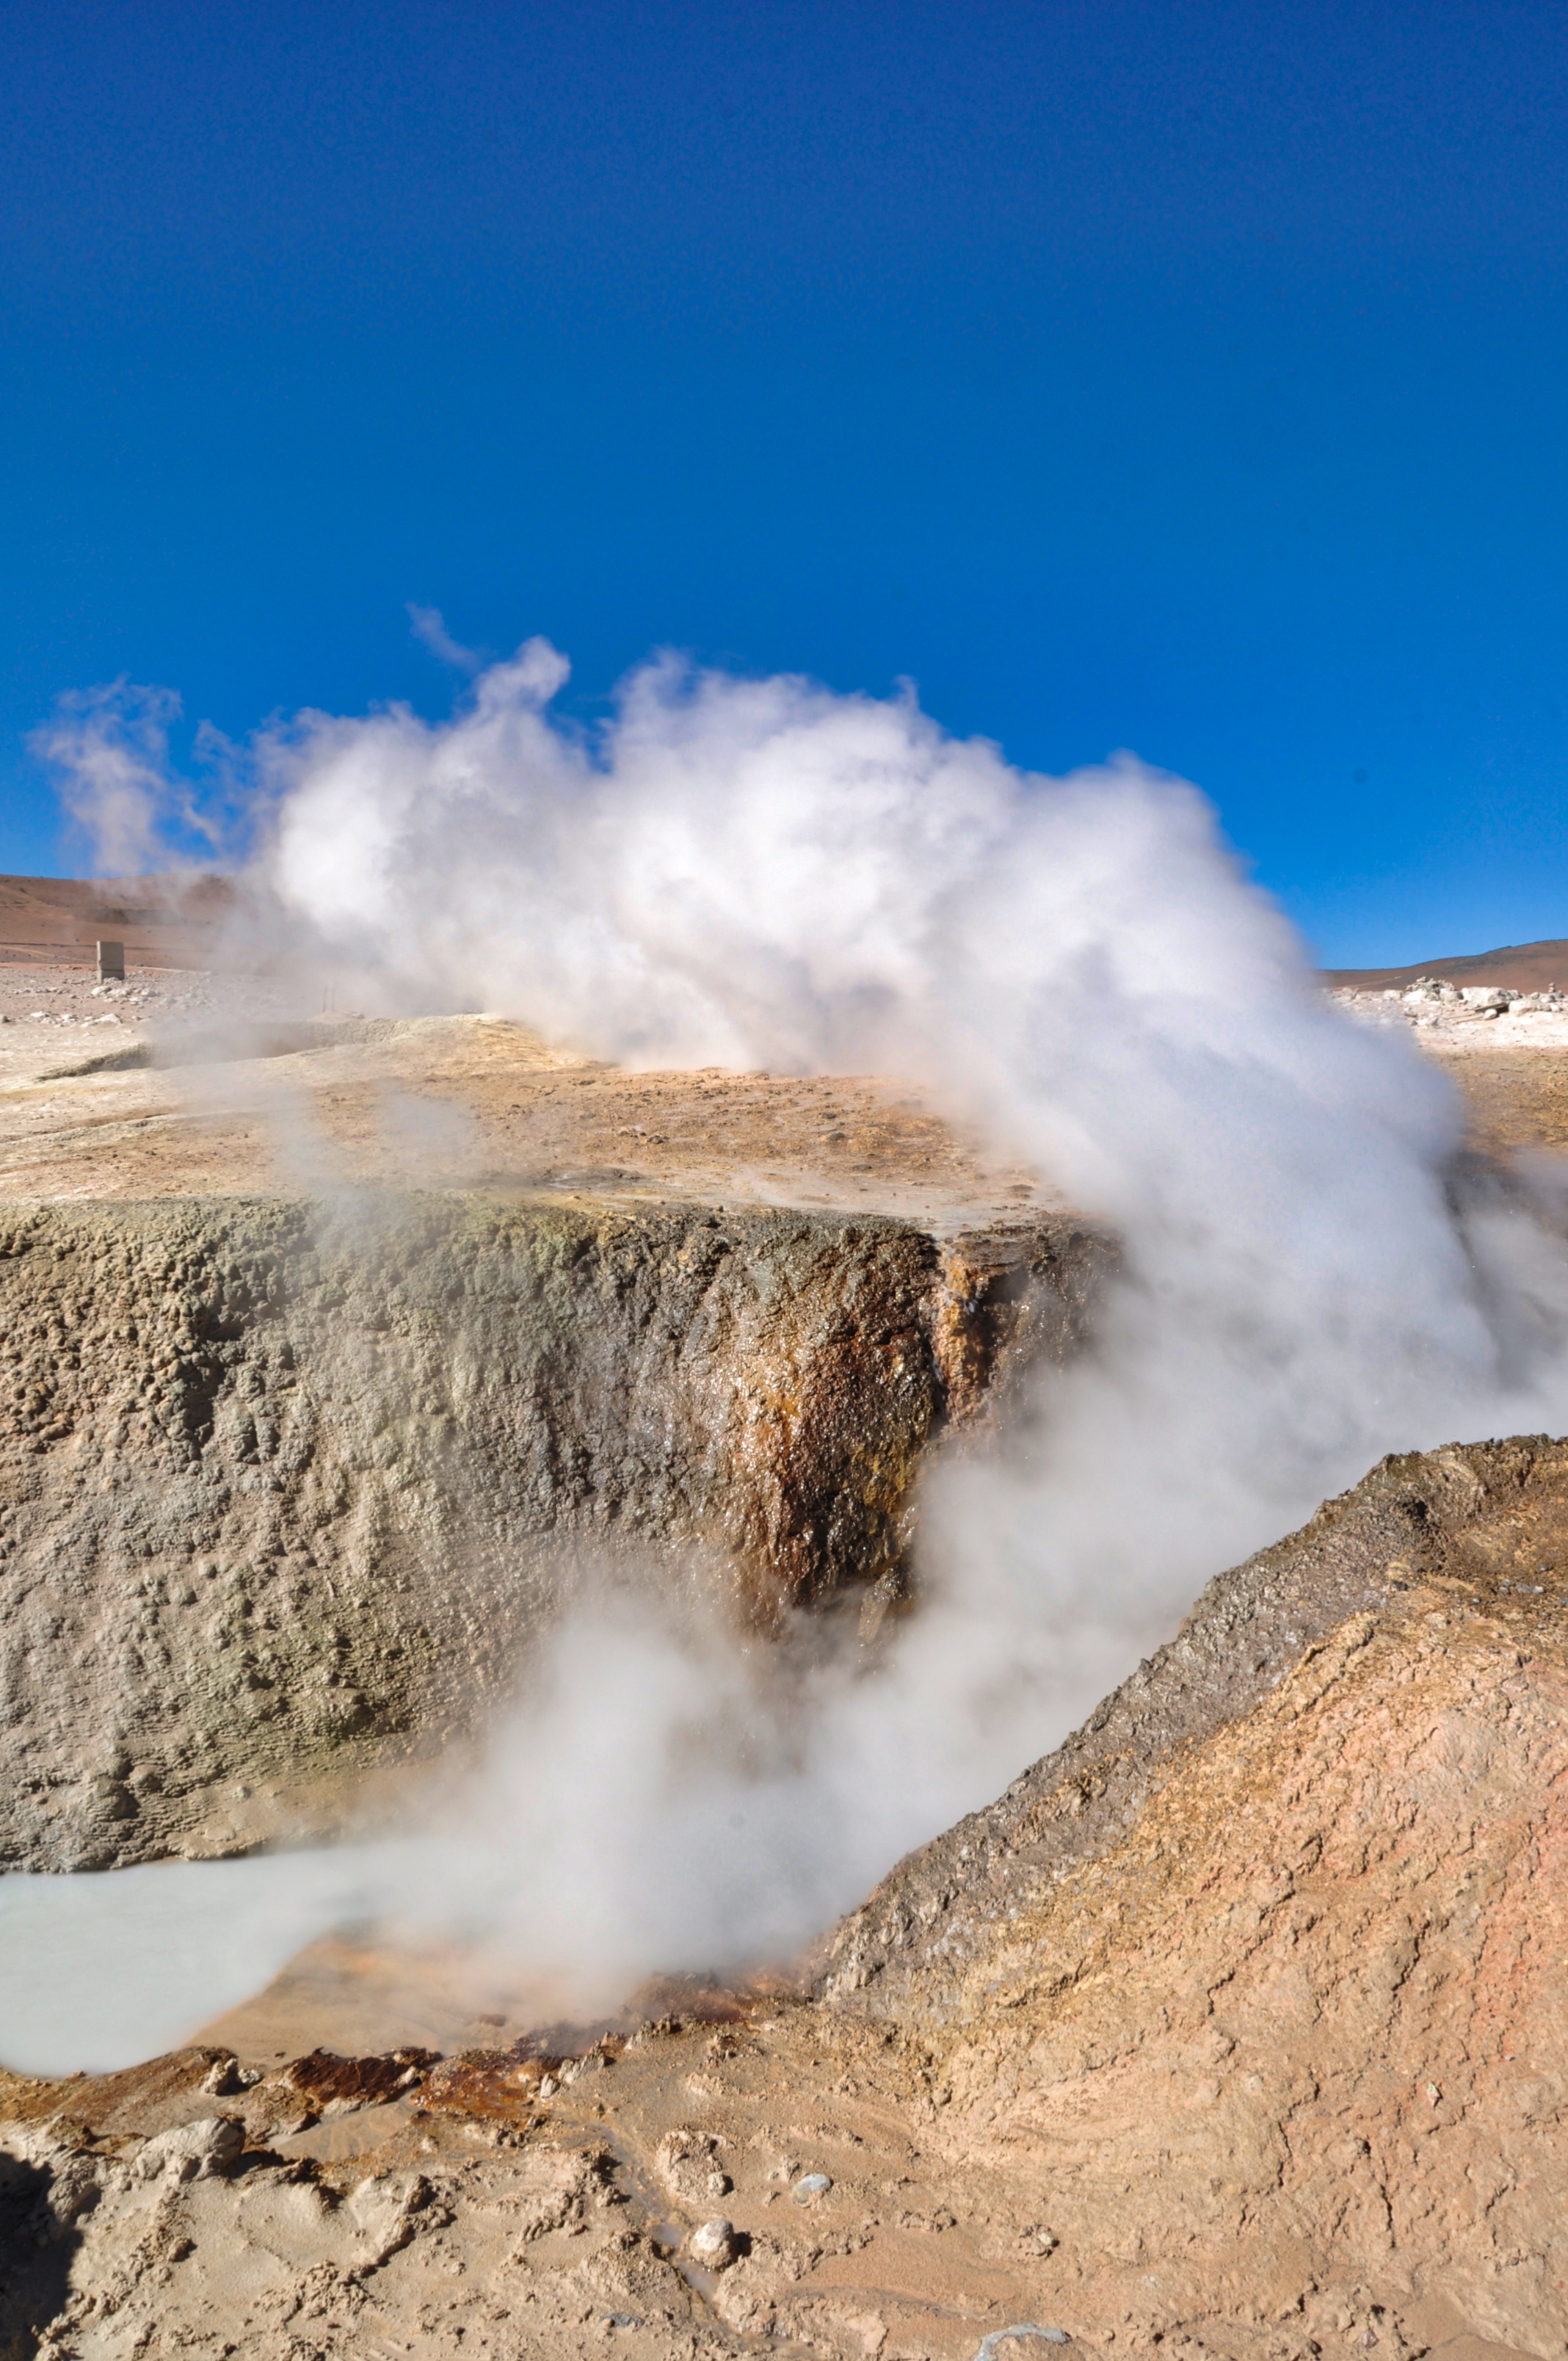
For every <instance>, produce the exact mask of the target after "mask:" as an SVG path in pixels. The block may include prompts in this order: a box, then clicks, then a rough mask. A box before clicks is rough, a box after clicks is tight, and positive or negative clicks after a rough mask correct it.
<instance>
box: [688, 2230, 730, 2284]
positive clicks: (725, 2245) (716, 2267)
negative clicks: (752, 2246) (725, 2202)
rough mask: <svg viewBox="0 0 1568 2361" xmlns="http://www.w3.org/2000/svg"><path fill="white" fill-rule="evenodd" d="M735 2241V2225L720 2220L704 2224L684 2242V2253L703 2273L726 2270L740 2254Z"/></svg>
mask: <svg viewBox="0 0 1568 2361" xmlns="http://www.w3.org/2000/svg"><path fill="white" fill-rule="evenodd" d="M686 2252H687V2254H688V2255H689V2256H690V2257H691V2258H692V2260H693V2262H694V2263H698V2264H700V2265H701V2267H702V2268H703V2269H704V2270H705V2271H723V2270H728V2269H729V2266H730V2264H731V2263H732V2262H733V2261H734V2260H735V2257H736V2256H737V2255H738V2254H739V2253H740V2247H739V2246H738V2245H737V2244H736V2239H735V2224H734V2223H733V2222H726V2221H723V2220H722V2219H720V2220H718V2221H714V2222H705V2223H704V2224H703V2225H702V2227H701V2229H700V2230H694V2231H693V2232H692V2234H691V2236H690V2237H689V2238H688V2239H687V2240H686Z"/></svg>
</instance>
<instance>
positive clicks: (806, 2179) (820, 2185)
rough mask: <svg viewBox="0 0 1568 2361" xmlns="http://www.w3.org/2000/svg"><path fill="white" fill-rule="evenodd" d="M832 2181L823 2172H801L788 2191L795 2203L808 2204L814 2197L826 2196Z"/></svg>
mask: <svg viewBox="0 0 1568 2361" xmlns="http://www.w3.org/2000/svg"><path fill="white" fill-rule="evenodd" d="M832 2186H833V2183H832V2181H831V2180H830V2179H829V2178H828V2174H827V2173H825V2172H806V2173H803V2174H802V2175H801V2177H800V2179H799V2180H797V2181H796V2182H795V2187H794V2188H793V2189H792V2190H791V2191H790V2192H789V2193H790V2195H791V2196H792V2197H793V2198H794V2200H795V2203H796V2204H797V2205H809V2204H810V2202H811V2201H812V2199H813V2198H814V2197H826V2196H827V2194H828V2191H829V2190H830V2189H831V2188H832Z"/></svg>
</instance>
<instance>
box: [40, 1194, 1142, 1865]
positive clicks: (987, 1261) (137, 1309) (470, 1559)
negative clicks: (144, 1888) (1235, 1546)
mask: <svg viewBox="0 0 1568 2361" xmlns="http://www.w3.org/2000/svg"><path fill="white" fill-rule="evenodd" d="M1105 1251H1106V1250H1105V1247H1104V1245H1103V1242H1102V1241H1101V1240H1099V1239H1097V1238H1096V1237H1095V1236H1094V1235H1093V1234H1092V1233H1091V1232H1090V1231H1089V1230H1087V1229H1086V1228H1085V1227H1084V1226H1083V1225H1082V1224H1076V1223H1074V1222H1072V1221H1070V1220H1067V1219H1055V1220H1053V1219H1048V1218H1047V1219H1045V1220H1036V1221H1034V1222H1031V1223H1028V1224H1025V1223H1017V1224H1011V1225H1008V1226H1006V1227H1005V1228H1003V1229H999V1230H997V1231H995V1232H993V1233H992V1234H990V1235H986V1236H983V1237H979V1238H970V1239H959V1240H957V1241H955V1242H952V1243H950V1244H947V1245H944V1244H941V1243H939V1242H938V1239H937V1238H936V1237H935V1236H934V1235H931V1234H930V1233H928V1232H927V1231H924V1230H921V1229H919V1228H917V1227H916V1226H914V1225H912V1224H906V1223H900V1222H896V1221H890V1220H883V1219H877V1218H874V1217H866V1218H844V1217H841V1216H830V1215H821V1216H812V1215H807V1214H802V1213H774V1212H767V1211H758V1210H750V1211H732V1212H729V1213H724V1214H720V1213H717V1212H715V1211H712V1210H708V1209H705V1208H703V1207H700V1206H696V1207H694V1206H690V1205H685V1206H674V1207H665V1208H650V1207H632V1208H630V1209H626V1208H622V1209H619V1210H618V1209H616V1208H614V1207H612V1206H607V1205H605V1204H603V1203H598V1204H589V1205H578V1206H573V1205H571V1204H569V1203H561V1202H549V1201H541V1200H531V1199H528V1198H525V1197H520V1196H517V1195H512V1196H510V1197H505V1196H503V1197H497V1198H487V1197H484V1196H481V1195H468V1196H459V1195H450V1196H443V1195H427V1196H423V1197H407V1196H400V1197H395V1198H393V1197H387V1196H376V1195H372V1194H369V1193H366V1192H360V1193H357V1194H354V1195H347V1194H345V1195H344V1196H342V1197H341V1198H339V1199H338V1200H337V1201H335V1202H334V1204H331V1205H328V1206H325V1207H323V1206H321V1205H319V1204H316V1205H313V1204H309V1203H305V1202H296V1201H280V1200H249V1201H247V1200H237V1199H234V1198H226V1199H213V1200H209V1201H206V1202H203V1201H199V1200H188V1199H187V1200H179V1201H162V1202H154V1203H148V1204H140V1205H137V1204H128V1205H127V1204H103V1203H98V1204H81V1205H75V1206H73V1205H71V1204H69V1203H66V1204H61V1203H55V1204H52V1205H49V1206H35V1207H31V1208H16V1209H12V1210H11V1211H9V1212H8V1213H7V1214H6V1216H5V1221H4V1224H3V1225H0V1310H3V1314H4V1319H3V1327H0V1361H3V1364H4V1375H5V1389H4V1406H3V1411H0V1470H3V1482H4V1506H3V1508H0V1859H3V1860H5V1861H8V1862H10V1863H12V1864H14V1865H28V1866H34V1867H61V1868H64V1867H78V1868H81V1867H89V1866H92V1867H98V1866H105V1865H108V1864H111V1863H114V1862H116V1861H127V1860H135V1859H143V1858H148V1857H151V1856H154V1855H157V1854H160V1853H164V1852H168V1851H170V1850H184V1851H193V1852H210V1851H222V1850H234V1849H236V1848H237V1847H241V1846H244V1845H246V1844H247V1843H250V1842H254V1841H256V1840H257V1839H258V1838H259V1837H261V1836H263V1835H265V1834H269V1833H271V1832H272V1831H274V1830H275V1829H277V1828H280V1827H284V1826H289V1825H295V1826H300V1825H308V1824H310V1823H311V1821H312V1819H313V1817H314V1819H315V1822H316V1824H318V1825H319V1824H320V1822H321V1818H322V1814H323V1810H324V1811H325V1812H326V1814H327V1816H328V1817H330V1812H331V1808H332V1803H331V1799H332V1797H333V1796H334V1795H336V1794H337V1793H338V1792H339V1791H340V1789H341V1786H342V1783H343V1782H344V1780H345V1778H347V1777H349V1776H350V1775H351V1774H355V1773H362V1772H364V1771H365V1770H366V1769H367V1768H368V1767H369V1766H370V1765H372V1764H374V1763H379V1762H384V1761H386V1760H387V1759H388V1758H389V1756H394V1755H396V1754H397V1753H398V1752H400V1751H406V1750H408V1749H409V1748H411V1747H413V1746H426V1747H429V1746H433V1745H436V1744H439V1743H441V1742H442V1741H444V1740H450V1739H452V1738H455V1737H456V1736H458V1735H460V1734H461V1733H462V1732H464V1731H466V1730H470V1729H472V1728H473V1727H474V1726H475V1725H476V1723H477V1720H479V1719H482V1717H483V1715H484V1713H485V1712H486V1710H487V1708H488V1707H489V1706H491V1705H493V1704H494V1703H495V1702H496V1701H498V1700H499V1698H500V1697H503V1696H504V1695H505V1693H506V1692H507V1690H508V1688H509V1687H510V1685H511V1683H512V1682H513V1680H514V1678H515V1676H516V1675H517V1671H518V1668H519V1665H520V1663H521V1659H522V1657H523V1654H524V1653H525V1652H526V1649H527V1646H528V1643H529V1641H530V1638H531V1636H532V1634H533V1633H534V1632H535V1631H536V1630H537V1629H538V1627H539V1625H540V1623H541V1620H542V1619H544V1618H546V1617H548V1616H549V1615H550V1613H551V1612H552V1611H553V1609H554V1607H555V1606H556V1605H557V1603H558V1602H559V1600H560V1598H561V1596H562V1594H563V1591H564V1589H565V1587H568V1586H569V1585H570V1584H571V1583H572V1582H573V1581H575V1580H576V1579H577V1578H578V1577H579V1576H580V1575H581V1573H582V1571H583V1569H584V1568H585V1567H587V1566H597V1565H610V1566H612V1567H614V1568H615V1569H616V1570H617V1571H618V1573H619V1575H620V1577H621V1578H623V1579H628V1580H642V1581H657V1582H660V1583H664V1584H689V1583H693V1582H696V1581H702V1582H706V1583H707V1584H709V1585H712V1586H715V1587H718V1589H719V1590H721V1591H723V1592H724V1593H726V1594H727V1595H728V1597H729V1600H730V1602H731V1605H732V1608H733V1610H734V1611H735V1612H738V1613H740V1614H743V1615H745V1616H748V1617H750V1618H751V1619H753V1620H756V1621H759V1622H762V1623H763V1624H766V1623H768V1622H769V1621H770V1620H773V1619H774V1618H776V1617H777V1616H778V1615H779V1614H780V1612H781V1611H783V1610H784V1609H785V1608H787V1607H792V1606H811V1605H815V1604H817V1603H820V1602H821V1601H823V1600H824V1599H826V1598H829V1597H831V1596H833V1595H835V1594H838V1593H839V1592H841V1591H842V1590H843V1589H844V1588H845V1587H847V1586H854V1585H861V1586H870V1585H881V1586H882V1587H883V1591H884V1592H887V1591H893V1590H896V1589H897V1587H899V1586H900V1584H901V1583H902V1581H903V1579H904V1568H905V1561H906V1558H907V1554H908V1548H909V1541H910V1532H911V1519H912V1515H913V1496H914V1487H915V1481H916V1475H917V1472H918V1468H919V1466H920V1464H921V1459H922V1455H923V1454H924V1453H925V1452H926V1451H927V1448H928V1447H929V1445H930V1444H931V1442H932V1440H933V1438H934V1437H935V1436H936V1435H938V1433H940V1432H941V1431H942V1430H943V1429H944V1427H945V1426H947V1425H948V1424H955V1423H956V1424H963V1423H972V1422H974V1420H975V1418H976V1417H977V1415H978V1414H979V1412H980V1411H981V1408H982V1406H983V1403H984V1401H985V1400H986V1398H987V1395H988V1393H989V1392H990V1391H991V1390H992V1388H993V1387H994V1386H996V1385H997V1384H1001V1385H1002V1386H1003V1388H1005V1386H1006V1385H1007V1384H1009V1383H1010V1382H1012V1373H1013V1372H1014V1371H1015V1370H1016V1369H1018V1368H1019V1367H1022V1366H1023V1364H1024V1363H1025V1361H1027V1360H1028V1359H1030V1358H1031V1357H1033V1356H1038V1355H1040V1354H1051V1353H1055V1354H1058V1355H1060V1354H1063V1353H1066V1352H1068V1351H1069V1350H1070V1349H1071V1348H1072V1345H1073V1343H1074V1340H1075V1339H1076V1337H1077V1335H1078V1334H1079V1333H1080V1327H1081V1323H1082V1321H1083V1319H1084V1317H1085V1314H1086V1309H1087V1305H1088V1302H1089V1299H1090V1295H1091V1290H1092V1286H1093V1282H1094V1277H1095V1273H1096V1272H1097V1270H1099V1269H1100V1268H1102V1267H1103V1262H1104V1257H1105ZM323 1798H325V1799H326V1801H325V1803H324V1804H323Z"/></svg>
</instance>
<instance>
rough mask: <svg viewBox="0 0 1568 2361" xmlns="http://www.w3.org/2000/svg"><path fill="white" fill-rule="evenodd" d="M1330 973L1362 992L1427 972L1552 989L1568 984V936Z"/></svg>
mask: <svg viewBox="0 0 1568 2361" xmlns="http://www.w3.org/2000/svg"><path fill="white" fill-rule="evenodd" d="M1324 973H1325V976H1326V979H1327V981H1328V982H1329V983H1342V984H1350V985H1353V986H1354V988H1355V989H1356V990H1357V991H1361V992H1375V991H1379V990H1393V991H1396V992H1397V991H1399V990H1401V989H1402V988H1403V987H1404V986H1405V985H1406V984H1408V983H1414V982H1415V981H1416V978H1417V977H1418V976H1422V975H1435V976H1440V977H1441V978H1442V980H1443V981H1444V982H1445V983H1500V984H1507V985H1508V987H1509V988H1510V989H1511V990H1512V991H1514V992H1546V991H1549V990H1550V989H1551V988H1552V986H1553V985H1561V986H1563V988H1564V989H1568V940H1565V939H1563V938H1562V937H1559V936H1553V937H1552V939H1551V940H1550V941H1547V942H1541V943H1508V944H1505V945H1504V947H1503V948H1502V950H1496V951H1466V952H1464V954H1463V955H1461V956H1460V957H1458V958H1455V959H1435V960H1423V961H1421V962H1420V965H1419V966H1418V967H1333V968H1328V969H1326V970H1325V971H1324Z"/></svg>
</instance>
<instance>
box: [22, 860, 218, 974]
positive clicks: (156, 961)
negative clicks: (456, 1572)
mask: <svg viewBox="0 0 1568 2361" xmlns="http://www.w3.org/2000/svg"><path fill="white" fill-rule="evenodd" d="M232 902H233V891H232V888H231V887H230V885H229V883H228V880H227V879H226V878H224V877H202V876H196V877H100V878H95V879H83V878H80V877H0V962H4V963H5V964H6V965H8V966H16V965H27V964H32V963H35V962H36V963H37V964H38V965H40V966H48V967H91V966H92V964H93V945H94V943H95V942H96V941H97V940H98V939H100V937H107V938H110V939H113V940H115V941H116V942H123V943H124V945H125V947H126V962H127V964H128V965H129V966H131V967H164V968H203V967H210V966H211V965H212V963H213V957H214V951H215V950H216V947H217V943H218V939H219V937H220V935H221V933H222V928H223V920H224V918H225V917H226V915H227V913H228V911H229V908H230V906H231V905H232Z"/></svg>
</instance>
